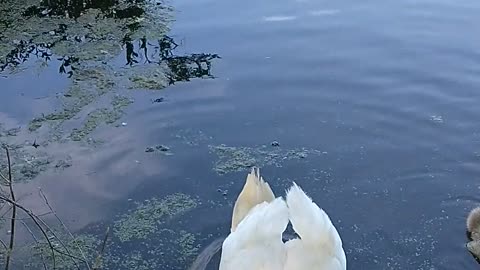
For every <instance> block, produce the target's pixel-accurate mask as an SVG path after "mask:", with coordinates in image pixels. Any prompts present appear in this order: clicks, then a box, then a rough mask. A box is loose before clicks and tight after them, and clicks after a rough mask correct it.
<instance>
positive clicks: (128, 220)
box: [113, 193, 198, 242]
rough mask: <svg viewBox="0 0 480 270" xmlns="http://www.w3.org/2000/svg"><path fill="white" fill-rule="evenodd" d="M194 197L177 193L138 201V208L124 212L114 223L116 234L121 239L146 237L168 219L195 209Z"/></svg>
mask: <svg viewBox="0 0 480 270" xmlns="http://www.w3.org/2000/svg"><path fill="white" fill-rule="evenodd" d="M197 204H198V202H197V200H195V199H194V198H192V197H190V196H188V195H186V194H182V193H176V194H173V195H168V196H167V197H165V198H164V199H157V198H153V199H151V200H146V201H144V202H142V203H137V205H136V208H135V209H134V210H132V211H130V212H129V213H127V214H124V215H123V216H122V217H121V218H120V220H118V221H117V222H116V223H115V225H114V230H113V231H114V234H115V236H116V237H118V238H119V239H120V241H122V242H125V241H130V240H134V239H146V238H147V237H148V236H149V235H150V234H151V233H153V232H155V231H156V230H157V228H158V226H159V225H160V224H162V223H163V222H165V221H166V220H168V219H170V218H172V217H174V216H177V215H181V214H183V213H185V212H187V211H190V210H192V209H194V208H195V207H196V206H197Z"/></svg>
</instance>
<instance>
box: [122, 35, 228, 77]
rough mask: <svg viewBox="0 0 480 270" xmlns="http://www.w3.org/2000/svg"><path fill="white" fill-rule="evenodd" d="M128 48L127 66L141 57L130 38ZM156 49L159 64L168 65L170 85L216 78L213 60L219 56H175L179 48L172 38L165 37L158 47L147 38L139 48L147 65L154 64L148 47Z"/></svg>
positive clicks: (207, 54)
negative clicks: (212, 72)
mask: <svg viewBox="0 0 480 270" xmlns="http://www.w3.org/2000/svg"><path fill="white" fill-rule="evenodd" d="M124 44H125V47H126V59H127V65H130V66H131V65H133V63H138V61H137V60H136V59H135V58H137V57H138V56H139V55H138V53H136V52H135V50H134V45H133V42H132V41H131V39H130V38H129V37H125V38H124ZM149 46H150V47H153V48H155V50H156V51H158V54H159V56H160V61H158V62H157V63H158V64H162V63H166V64H167V66H168V68H169V70H168V72H167V74H166V76H167V78H168V80H169V84H170V85H171V84H175V82H179V81H190V79H191V78H215V77H214V76H213V75H212V74H211V68H212V60H213V59H217V58H220V56H218V55H217V54H210V53H199V54H197V53H194V54H189V55H175V54H174V53H173V51H174V50H175V49H176V48H177V47H178V44H177V43H175V40H174V39H173V38H172V37H169V36H164V37H163V38H162V39H160V40H158V45H152V44H150V43H149V42H148V41H147V39H146V37H143V38H141V39H140V40H139V48H140V50H142V51H143V55H144V57H145V59H146V60H145V63H152V60H150V59H149V58H148V47H149Z"/></svg>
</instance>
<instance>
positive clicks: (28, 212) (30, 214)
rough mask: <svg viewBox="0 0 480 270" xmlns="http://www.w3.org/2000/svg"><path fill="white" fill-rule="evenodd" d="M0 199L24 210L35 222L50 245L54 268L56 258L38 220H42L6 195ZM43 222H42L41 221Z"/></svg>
mask: <svg viewBox="0 0 480 270" xmlns="http://www.w3.org/2000/svg"><path fill="white" fill-rule="evenodd" d="M0 200H1V201H4V202H7V203H10V204H12V205H15V206H16V207H17V208H18V209H20V210H22V211H23V212H25V213H26V214H27V215H28V216H29V217H30V218H31V219H32V221H33V222H34V223H35V225H36V226H37V227H38V229H40V231H41V233H42V235H43V237H45V239H46V240H47V243H48V246H49V247H50V250H51V252H52V262H53V270H55V269H56V260H55V251H54V248H53V244H52V241H50V238H49V237H48V234H47V232H46V231H45V229H44V228H43V227H42V225H40V223H39V222H38V221H39V220H40V221H42V222H43V220H42V219H41V218H39V217H37V216H35V214H33V213H32V211H31V210H28V209H27V208H25V207H24V206H23V205H21V204H18V203H17V202H14V201H12V200H11V199H9V198H7V197H3V196H0ZM43 223H44V222H43Z"/></svg>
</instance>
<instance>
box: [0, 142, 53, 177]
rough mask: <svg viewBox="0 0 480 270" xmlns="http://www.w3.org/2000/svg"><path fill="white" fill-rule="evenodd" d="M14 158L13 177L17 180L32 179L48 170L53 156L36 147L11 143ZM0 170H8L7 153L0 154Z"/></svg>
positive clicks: (11, 152)
mask: <svg viewBox="0 0 480 270" xmlns="http://www.w3.org/2000/svg"><path fill="white" fill-rule="evenodd" d="M9 149H10V155H11V158H12V160H14V161H15V162H13V163H12V177H13V180H14V181H16V182H24V181H29V180H32V179H33V178H35V177H37V176H38V175H39V174H40V173H42V172H44V171H46V170H48V169H49V168H50V164H51V163H52V161H53V158H52V157H51V156H50V155H49V154H47V153H46V152H44V151H37V150H36V149H35V148H33V147H32V148H28V149H27V148H25V147H23V146H22V145H9ZM0 171H1V172H2V173H5V172H6V171H7V160H6V157H5V155H0Z"/></svg>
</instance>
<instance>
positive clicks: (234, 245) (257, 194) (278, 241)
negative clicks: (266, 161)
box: [219, 169, 288, 270]
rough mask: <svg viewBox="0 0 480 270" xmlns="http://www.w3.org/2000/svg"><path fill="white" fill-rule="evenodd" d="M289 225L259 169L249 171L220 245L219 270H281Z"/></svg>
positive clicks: (280, 202)
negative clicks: (228, 229)
mask: <svg viewBox="0 0 480 270" xmlns="http://www.w3.org/2000/svg"><path fill="white" fill-rule="evenodd" d="M287 225H288V209H287V205H286V204H285V201H284V200H283V199H282V198H277V199H274V195H273V192H272V190H271V189H270V186H269V185H268V184H267V183H266V182H264V181H263V179H262V178H261V177H260V174H259V173H258V170H255V169H254V170H252V172H251V173H250V174H249V175H248V176H247V181H246V183H245V186H244V187H243V190H242V192H241V193H240V195H239V196H238V198H237V201H236V203H235V207H234V210H233V216H232V227H231V233H230V235H229V236H228V237H227V238H226V239H225V241H224V242H223V246H222V256H221V260H220V267H219V269H220V270H240V269H242V270H281V269H283V267H284V265H285V258H286V247H285V245H284V244H283V241H282V233H283V231H285V229H286V228H287Z"/></svg>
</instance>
